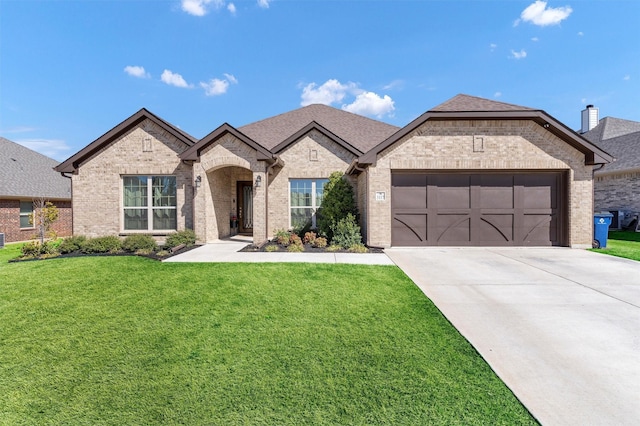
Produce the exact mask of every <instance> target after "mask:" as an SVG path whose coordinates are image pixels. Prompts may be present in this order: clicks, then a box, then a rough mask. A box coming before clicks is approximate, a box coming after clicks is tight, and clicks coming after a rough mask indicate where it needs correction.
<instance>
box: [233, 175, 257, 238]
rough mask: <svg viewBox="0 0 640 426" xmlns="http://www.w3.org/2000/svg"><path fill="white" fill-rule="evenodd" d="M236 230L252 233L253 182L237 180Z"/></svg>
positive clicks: (242, 232)
mask: <svg viewBox="0 0 640 426" xmlns="http://www.w3.org/2000/svg"><path fill="white" fill-rule="evenodd" d="M237 198H238V232H239V233H240V234H252V233H253V182H250V181H249V182H238V193H237Z"/></svg>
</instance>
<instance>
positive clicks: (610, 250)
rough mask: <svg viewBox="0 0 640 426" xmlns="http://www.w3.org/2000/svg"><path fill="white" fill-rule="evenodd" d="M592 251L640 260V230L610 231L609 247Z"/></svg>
mask: <svg viewBox="0 0 640 426" xmlns="http://www.w3.org/2000/svg"><path fill="white" fill-rule="evenodd" d="M592 251H595V252H598V253H604V254H608V255H611V256H617V257H624V258H626V259H632V260H638V261H640V232H630V231H610V232H609V238H608V239H607V247H606V248H604V249H592Z"/></svg>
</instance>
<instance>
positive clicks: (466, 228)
mask: <svg viewBox="0 0 640 426" xmlns="http://www.w3.org/2000/svg"><path fill="white" fill-rule="evenodd" d="M437 222H438V225H437V228H436V229H437V231H436V233H437V235H438V238H437V241H438V243H440V244H439V245H447V244H450V245H455V244H456V243H468V242H469V241H470V236H471V218H470V217H469V215H468V214H447V215H438V216H437Z"/></svg>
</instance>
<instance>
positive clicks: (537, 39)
mask: <svg viewBox="0 0 640 426" xmlns="http://www.w3.org/2000/svg"><path fill="white" fill-rule="evenodd" d="M531 41H540V39H539V38H538V37H531Z"/></svg>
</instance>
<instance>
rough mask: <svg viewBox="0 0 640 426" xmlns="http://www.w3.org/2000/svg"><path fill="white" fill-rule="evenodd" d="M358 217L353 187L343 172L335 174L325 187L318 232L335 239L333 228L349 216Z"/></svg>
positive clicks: (330, 177) (318, 215) (332, 174)
mask: <svg viewBox="0 0 640 426" xmlns="http://www.w3.org/2000/svg"><path fill="white" fill-rule="evenodd" d="M349 214H351V215H353V217H357V214H358V211H357V209H356V202H355V197H354V192H353V187H352V186H351V184H350V183H349V182H348V181H347V179H346V178H345V177H344V174H343V173H342V172H333V173H331V175H330V176H329V182H327V184H326V185H325V186H324V192H323V197H322V206H321V208H320V210H319V211H318V213H317V223H318V232H319V233H320V234H322V235H325V236H327V238H328V239H329V240H332V239H333V227H335V225H336V224H337V223H338V221H340V220H341V219H343V218H345V217H347V215H349Z"/></svg>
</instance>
